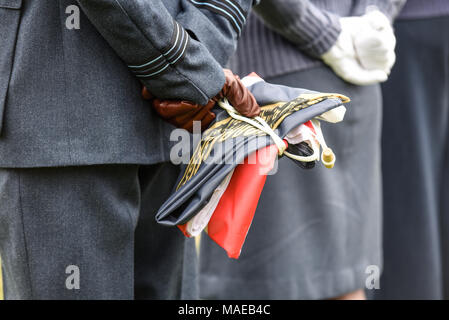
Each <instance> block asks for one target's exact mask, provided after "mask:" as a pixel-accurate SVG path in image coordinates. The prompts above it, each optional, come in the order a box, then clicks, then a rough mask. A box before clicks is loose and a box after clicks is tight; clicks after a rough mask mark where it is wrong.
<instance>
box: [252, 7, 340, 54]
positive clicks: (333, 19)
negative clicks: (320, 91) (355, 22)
mask: <svg viewBox="0 0 449 320" xmlns="http://www.w3.org/2000/svg"><path fill="white" fill-rule="evenodd" d="M254 10H255V12H256V13H257V14H258V15H259V16H260V17H261V18H262V19H263V20H264V22H265V24H266V25H267V26H268V27H270V28H272V29H273V30H275V31H276V32H278V33H279V34H281V35H282V36H284V37H285V38H287V39H288V40H290V41H291V42H292V43H293V44H295V45H296V46H297V47H298V48H299V49H300V50H301V51H303V52H305V53H307V54H309V55H311V56H313V57H320V56H321V55H322V54H323V53H325V52H326V51H328V50H329V49H330V48H331V47H332V46H333V45H334V43H335V42H336V41H337V38H338V35H339V34H340V31H341V28H340V23H339V20H338V18H339V17H338V16H337V15H335V14H332V13H330V12H328V11H326V10H322V9H319V8H317V7H316V6H315V5H314V4H313V3H312V2H311V1H309V0H262V1H261V2H260V4H259V5H258V6H256V7H254Z"/></svg>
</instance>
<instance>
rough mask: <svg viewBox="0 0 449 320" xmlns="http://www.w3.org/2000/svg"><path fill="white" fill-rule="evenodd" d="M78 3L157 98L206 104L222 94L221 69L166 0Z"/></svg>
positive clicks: (222, 78)
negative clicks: (168, 8) (170, 9)
mask: <svg viewBox="0 0 449 320" xmlns="http://www.w3.org/2000/svg"><path fill="white" fill-rule="evenodd" d="M78 3H79V4H80V6H81V8H82V9H83V11H84V13H85V14H86V15H87V17H88V18H89V20H90V21H91V23H92V24H93V25H94V26H95V27H96V28H97V30H98V31H99V32H100V33H101V34H102V36H103V37H104V38H105V39H106V41H107V42H108V43H109V44H110V46H111V47H112V49H113V50H115V52H116V53H117V54H118V55H119V56H120V57H121V58H122V59H123V60H124V62H125V63H126V64H127V65H128V67H129V69H130V70H131V71H132V72H133V73H134V74H135V75H136V77H137V78H139V79H140V81H141V82H142V83H143V84H144V85H145V86H146V87H147V88H148V89H149V90H150V91H151V92H152V93H153V94H155V95H156V96H157V97H159V98H164V99H183V100H189V101H192V102H195V103H200V104H206V103H207V101H208V100H209V98H211V97H213V96H215V95H216V94H217V93H218V92H219V91H220V90H221V89H222V87H223V84H224V74H223V70H222V67H221V66H220V64H219V63H218V62H217V61H216V59H214V57H213V56H212V54H211V53H210V52H209V51H208V49H207V47H206V46H205V45H204V44H202V43H201V42H200V41H198V39H195V37H196V36H193V37H192V36H191V34H189V32H187V31H186V29H185V28H184V27H183V26H182V25H181V24H180V23H178V22H177V21H176V20H175V19H174V18H173V17H172V15H170V13H169V12H168V10H167V8H166V7H165V6H164V4H163V3H162V1H161V0H133V1H129V0H78ZM197 17H198V16H197ZM190 18H191V19H195V16H191V17H190ZM196 32H198V33H200V32H199V31H196ZM216 32H218V31H216ZM210 36H213V35H210Z"/></svg>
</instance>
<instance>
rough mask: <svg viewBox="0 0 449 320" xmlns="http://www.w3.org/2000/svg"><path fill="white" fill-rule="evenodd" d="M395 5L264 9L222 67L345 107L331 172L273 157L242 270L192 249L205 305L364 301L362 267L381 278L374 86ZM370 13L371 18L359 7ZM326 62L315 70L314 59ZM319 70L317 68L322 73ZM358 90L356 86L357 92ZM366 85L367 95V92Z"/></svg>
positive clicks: (331, 136)
mask: <svg viewBox="0 0 449 320" xmlns="http://www.w3.org/2000/svg"><path fill="white" fill-rule="evenodd" d="M403 3H404V1H402V0H314V1H312V0H261V2H260V4H259V5H257V6H256V7H254V10H255V12H256V13H257V16H256V15H250V17H249V18H248V23H247V25H246V29H245V30H244V32H243V33H242V37H241V40H240V43H239V45H238V49H237V54H236V55H235V56H234V57H233V59H231V61H230V63H229V67H230V68H231V69H232V70H233V71H234V72H235V73H237V74H239V75H240V76H245V75H247V74H248V73H250V72H253V71H254V72H256V73H257V74H258V75H260V76H261V77H263V78H264V79H265V80H266V81H268V82H271V83H276V84H281V85H287V86H291V87H298V88H307V89H311V90H316V91H321V92H340V93H344V94H345V95H347V96H349V97H350V98H351V102H350V103H348V104H347V105H345V106H346V107H347V112H346V114H345V119H344V120H343V121H342V122H341V123H340V124H339V125H338V126H333V127H332V126H325V125H323V128H322V130H323V133H324V134H325V135H326V138H327V139H326V140H327V142H328V143H329V145H332V147H333V150H334V151H335V152H336V154H337V155H338V158H337V162H336V163H335V166H334V168H333V169H332V170H329V169H326V168H323V167H321V166H319V167H317V168H315V169H313V170H310V171H305V170H301V169H299V168H298V167H297V166H296V165H295V164H294V163H293V162H291V161H290V160H288V159H285V158H281V159H279V163H278V165H279V166H278V170H277V173H276V174H275V175H271V176H268V177H267V180H266V184H265V186H264V190H263V192H262V194H261V197H260V200H259V204H258V207H257V210H256V213H255V216H254V220H253V222H252V228H251V231H250V232H249V233H248V237H247V238H246V242H245V250H244V252H243V253H242V255H241V257H240V259H239V261H237V262H235V261H230V260H229V259H227V258H226V257H225V255H223V254H222V252H221V251H220V250H219V248H217V246H216V245H215V244H214V243H212V241H210V240H209V239H206V238H203V239H202V243H201V250H200V256H201V258H200V264H201V272H200V287H201V289H200V292H201V298H203V299H330V298H331V299H364V298H365V293H364V288H365V286H366V280H367V277H368V274H366V271H367V270H370V269H367V267H368V266H370V265H376V266H377V267H378V268H379V271H380V270H381V269H382V259H381V255H382V248H381V235H382V229H381V228H382V222H381V215H382V211H381V209H382V198H381V192H382V190H381V188H380V186H381V179H380V177H381V163H380V139H381V135H380V134H381V118H382V101H381V100H382V98H381V91H380V85H379V84H378V83H379V82H381V81H385V80H386V79H387V77H388V74H389V73H390V69H391V67H392V65H393V63H394V60H395V58H394V47H395V39H394V35H393V33H392V29H391V26H390V22H389V20H393V18H394V17H395V15H396V14H397V12H398V10H399V9H400V6H401V5H402V4H403ZM370 5H373V6H374V5H375V6H376V7H377V8H378V11H372V12H371V11H369V12H367V8H368V7H369V6H370ZM323 59H324V60H323ZM324 61H326V62H324ZM362 84H363V86H361V85H362ZM365 84H366V85H365Z"/></svg>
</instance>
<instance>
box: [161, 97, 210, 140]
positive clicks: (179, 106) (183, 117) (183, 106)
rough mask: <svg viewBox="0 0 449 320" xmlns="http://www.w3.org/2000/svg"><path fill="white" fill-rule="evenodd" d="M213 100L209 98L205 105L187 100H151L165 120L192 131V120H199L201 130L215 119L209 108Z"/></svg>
mask: <svg viewBox="0 0 449 320" xmlns="http://www.w3.org/2000/svg"><path fill="white" fill-rule="evenodd" d="M214 105H215V101H213V100H210V101H209V103H208V104H207V105H205V106H200V105H198V104H194V103H191V102H189V101H176V100H162V101H161V100H159V99H154V100H153V107H154V109H155V110H156V112H157V113H158V114H159V115H160V116H161V117H162V118H163V119H165V120H166V121H167V122H169V123H171V124H173V125H174V126H176V127H178V128H182V129H185V130H188V131H190V132H192V131H193V121H201V131H204V130H206V129H207V128H208V127H209V125H210V123H211V122H212V121H213V120H214V119H215V113H213V112H212V111H211V110H212V108H213V107H214Z"/></svg>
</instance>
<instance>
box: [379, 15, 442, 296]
mask: <svg viewBox="0 0 449 320" xmlns="http://www.w3.org/2000/svg"><path fill="white" fill-rule="evenodd" d="M395 30H396V34H397V40H398V42H397V63H396V65H395V67H394V68H393V71H392V74H391V76H390V80H389V81H388V82H387V83H386V84H385V85H384V86H383V93H384V113H383V114H384V118H383V123H384V125H383V139H382V147H383V159H382V162H383V182H384V186H383V190H384V236H383V243H384V271H383V275H382V277H381V281H380V290H374V296H375V298H378V299H441V298H446V299H447V298H449V260H448V259H449V188H448V183H447V181H448V179H449V16H447V17H441V18H431V19H421V20H404V21H400V22H397V23H396V26H395Z"/></svg>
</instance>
